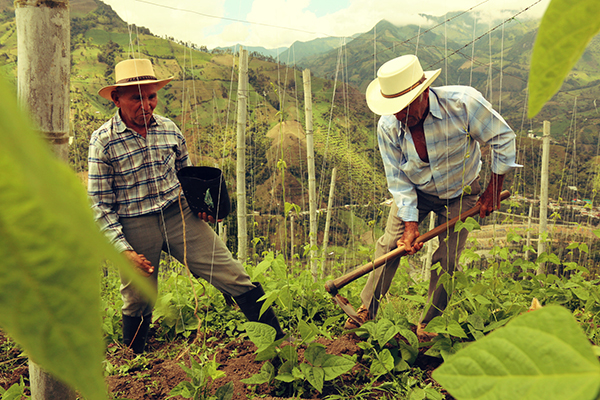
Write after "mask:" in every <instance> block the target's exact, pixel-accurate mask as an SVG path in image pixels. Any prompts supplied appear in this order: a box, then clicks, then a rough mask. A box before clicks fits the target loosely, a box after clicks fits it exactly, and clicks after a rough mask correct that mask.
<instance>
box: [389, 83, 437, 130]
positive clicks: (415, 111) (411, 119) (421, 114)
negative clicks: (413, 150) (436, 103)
mask: <svg viewBox="0 0 600 400" xmlns="http://www.w3.org/2000/svg"><path fill="white" fill-rule="evenodd" d="M428 110H429V88H427V89H425V91H424V92H423V93H421V94H420V95H419V97H417V98H416V99H415V100H413V102H412V103H410V104H409V105H408V106H407V107H406V108H403V109H402V110H400V111H398V112H397V113H396V114H395V115H396V118H397V119H398V121H402V122H404V123H405V124H406V125H408V127H409V128H411V127H413V126H415V125H417V124H418V123H419V122H421V121H422V120H423V119H424V118H425V115H426V113H427V111H428Z"/></svg>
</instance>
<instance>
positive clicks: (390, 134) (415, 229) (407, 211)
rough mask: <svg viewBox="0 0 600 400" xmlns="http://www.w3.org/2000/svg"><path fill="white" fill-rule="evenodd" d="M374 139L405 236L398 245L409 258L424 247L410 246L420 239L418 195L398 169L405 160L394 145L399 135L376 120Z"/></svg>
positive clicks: (381, 120) (387, 125)
mask: <svg viewBox="0 0 600 400" xmlns="http://www.w3.org/2000/svg"><path fill="white" fill-rule="evenodd" d="M394 118H395V117H394ZM393 122H395V120H393ZM392 125H393V124H392ZM377 136H378V141H379V150H380V152H381V157H382V159H383V165H384V167H385V174H386V179H387V182H388V189H389V191H390V193H392V195H393V196H394V202H395V203H396V205H397V206H398V215H397V216H398V217H399V218H401V219H402V220H403V221H404V233H403V234H402V237H401V238H400V239H399V240H398V242H397V245H398V247H401V246H402V247H404V248H405V249H407V253H408V254H415V253H416V252H417V251H419V250H420V249H421V248H422V247H423V243H413V242H414V240H415V239H416V238H417V237H419V223H418V222H417V220H418V215H419V212H418V210H417V193H416V189H415V187H414V184H413V183H412V182H411V181H410V180H409V179H408V177H407V176H406V174H405V173H404V172H403V171H402V170H401V169H400V165H401V164H402V162H403V158H404V156H403V154H402V151H401V150H400V149H399V146H398V145H397V143H396V141H397V137H398V132H397V131H395V130H393V129H390V127H389V124H386V123H385V120H384V119H383V118H382V119H380V120H379V125H378V129H377Z"/></svg>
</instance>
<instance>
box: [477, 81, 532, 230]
mask: <svg viewBox="0 0 600 400" xmlns="http://www.w3.org/2000/svg"><path fill="white" fill-rule="evenodd" d="M475 93H476V95H474V96H473V97H471V99H470V100H469V101H468V108H469V111H470V112H469V116H470V118H469V127H470V132H471V136H473V137H474V138H475V139H476V140H478V141H480V142H483V143H485V144H486V145H488V146H490V148H491V151H492V165H491V167H492V176H491V177H490V181H489V182H488V185H487V187H486V189H485V191H484V192H483V194H481V196H480V197H479V200H478V201H477V204H480V205H481V209H480V211H479V216H480V217H481V218H485V217H487V216H488V215H490V214H491V213H492V211H494V210H498V209H499V208H500V192H501V191H502V185H503V183H504V177H505V174H506V173H507V172H509V171H511V170H512V169H514V168H520V167H521V165H518V164H516V163H515V160H516V150H515V148H516V146H515V134H514V132H513V130H512V129H511V128H510V126H508V124H507V123H506V121H504V119H503V118H502V117H501V116H500V114H498V113H497V112H496V111H495V110H494V109H492V107H491V104H490V103H489V102H488V101H487V100H485V99H484V98H483V96H481V94H480V93H479V92H475Z"/></svg>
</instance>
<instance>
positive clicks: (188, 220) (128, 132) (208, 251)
mask: <svg viewBox="0 0 600 400" xmlns="http://www.w3.org/2000/svg"><path fill="white" fill-rule="evenodd" d="M115 77H116V83H115V84H114V85H110V86H106V87H103V88H102V89H100V91H99V92H98V93H99V94H100V96H102V97H104V98H105V99H108V100H111V101H113V102H114V104H115V105H116V106H117V108H118V109H117V112H116V113H115V115H114V116H113V117H112V118H111V119H110V120H108V121H107V122H106V123H104V124H103V125H102V126H101V127H100V128H99V129H98V130H96V131H95V132H94V133H93V134H92V137H91V139H90V147H89V157H88V165H89V174H88V176H89V181H88V194H89V196H90V198H91V200H92V203H93V205H92V207H93V209H94V212H95V217H96V220H97V221H98V223H99V225H100V228H101V229H102V231H103V232H104V233H105V234H106V236H107V237H108V238H109V239H110V240H111V242H112V243H113V244H114V245H115V246H116V248H117V249H118V250H119V251H121V252H123V254H124V255H125V256H126V257H127V258H128V259H129V260H130V261H131V263H132V264H133V265H134V266H135V267H136V268H137V270H138V271H139V272H140V273H141V274H142V275H143V276H145V277H147V279H148V280H149V281H150V282H151V284H152V285H153V287H154V288H156V287H157V277H158V266H159V261H160V255H161V251H163V250H164V251H167V252H169V253H170V254H171V255H172V256H174V257H175V258H176V259H177V260H179V261H180V262H182V263H183V262H184V248H185V251H187V257H186V259H187V265H188V267H189V269H190V271H191V273H192V274H193V275H194V276H196V277H202V278H204V279H206V280H207V281H209V282H210V283H211V284H212V285H214V286H215V287H216V288H217V289H219V290H220V291H221V292H223V293H224V294H226V295H229V296H232V297H233V298H234V299H235V300H236V302H237V303H238V305H239V306H240V309H241V310H242V312H243V313H244V314H245V315H246V317H247V318H248V319H249V320H250V321H259V322H263V323H266V324H269V325H271V326H272V327H273V328H275V330H276V338H277V339H281V338H282V337H284V336H285V335H284V333H283V331H282V330H281V327H280V326H279V322H278V321H277V317H276V316H275V313H274V312H273V309H272V308H269V309H268V310H267V311H266V312H265V313H263V315H262V316H261V317H260V319H259V312H260V309H261V306H262V303H263V302H260V301H258V299H259V298H260V297H262V296H263V295H264V291H263V289H262V287H261V286H260V284H259V283H253V282H251V281H250V277H249V276H248V274H247V273H246V271H245V270H244V268H243V266H242V264H241V263H240V262H239V261H237V260H234V259H233V257H232V255H231V253H230V252H229V250H228V249H227V247H226V246H225V244H224V243H223V242H222V241H221V240H220V239H219V237H218V236H217V235H216V234H215V232H214V230H213V229H212V228H211V227H210V226H209V225H208V224H207V222H215V219H214V217H213V216H209V215H207V214H206V213H202V214H198V215H196V214H195V213H193V212H192V211H191V210H190V207H189V206H188V202H187V201H186V198H185V197H184V196H183V195H182V196H181V207H182V209H183V212H181V211H180V203H179V198H180V182H179V181H178V178H177V172H178V171H179V170H181V169H182V168H184V167H187V166H190V165H191V162H190V160H189V158H188V151H187V147H186V142H185V139H184V136H183V135H182V134H181V132H180V130H179V129H178V128H177V126H176V125H175V123H173V122H172V121H171V120H169V119H167V118H164V117H161V116H159V115H156V114H154V113H153V112H154V109H155V107H156V105H157V102H158V91H159V90H160V89H162V88H163V87H164V86H165V85H166V84H167V83H169V82H170V81H171V79H172V78H168V79H157V78H156V75H155V74H154V69H153V67H152V64H151V62H150V60H147V59H132V60H125V61H121V62H120V63H118V64H117V65H116V67H115ZM182 213H183V216H182ZM184 227H185V233H184ZM121 296H122V298H123V308H122V314H123V342H124V344H125V345H126V346H128V347H130V348H131V349H133V351H134V352H135V353H142V352H143V351H144V347H145V343H146V338H147V334H148V330H149V326H150V322H151V320H152V308H153V304H151V303H150V302H149V301H148V300H147V299H146V298H145V297H144V296H142V295H141V294H140V293H138V291H137V290H136V289H135V288H134V287H133V286H132V284H131V282H130V281H129V280H128V279H127V278H125V277H124V276H122V277H121Z"/></svg>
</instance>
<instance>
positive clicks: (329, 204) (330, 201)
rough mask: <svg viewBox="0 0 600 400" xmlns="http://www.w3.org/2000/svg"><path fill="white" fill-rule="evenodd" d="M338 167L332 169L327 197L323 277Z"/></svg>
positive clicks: (322, 265)
mask: <svg viewBox="0 0 600 400" xmlns="http://www.w3.org/2000/svg"><path fill="white" fill-rule="evenodd" d="M336 174H337V168H335V167H334V168H333V170H332V171H331V184H330V185H329V199H327V218H326V219H325V233H324V234H323V253H322V254H323V260H322V261H321V278H323V271H325V261H326V260H327V244H328V242H329V227H330V225H331V209H332V208H333V194H334V191H335V179H336Z"/></svg>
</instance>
